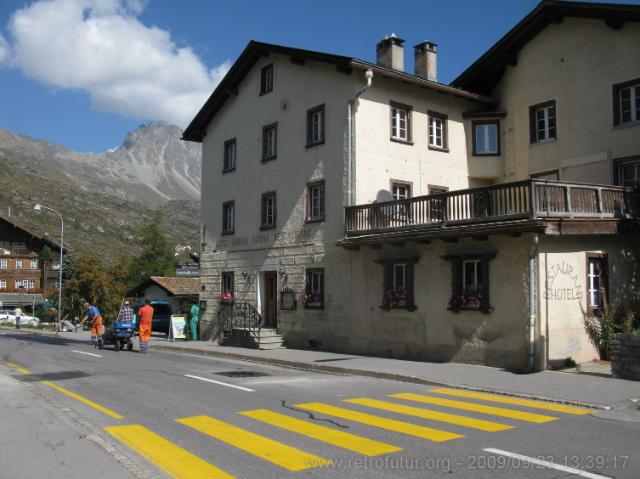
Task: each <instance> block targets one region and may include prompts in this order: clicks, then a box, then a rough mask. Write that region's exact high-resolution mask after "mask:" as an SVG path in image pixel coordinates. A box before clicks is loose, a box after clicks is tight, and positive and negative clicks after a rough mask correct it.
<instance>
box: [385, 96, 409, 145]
mask: <svg viewBox="0 0 640 479" xmlns="http://www.w3.org/2000/svg"><path fill="white" fill-rule="evenodd" d="M390 108H391V139H392V140H395V141H401V142H405V143H410V142H411V106H409V105H402V104H400V103H394V102H392V103H391V104H390Z"/></svg>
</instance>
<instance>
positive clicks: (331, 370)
mask: <svg viewBox="0 0 640 479" xmlns="http://www.w3.org/2000/svg"><path fill="white" fill-rule="evenodd" d="M3 329H9V330H11V331H15V328H4V327H0V330H3ZM29 333H31V334H36V335H40V336H54V337H55V334H54V333H52V332H43V331H38V330H29ZM65 339H68V340H71V341H82V340H80V339H75V338H65ZM152 349H155V350H158V351H159V350H164V351H168V352H180V353H186V354H194V355H198V356H212V357H218V358H225V359H234V360H238V361H246V362H250V363H257V364H270V365H273V366H281V367H286V368H292V369H299V370H302V371H312V372H322V373H327V374H339V375H342V376H360V377H366V378H373V379H386V380H390V381H400V382H406V383H412V384H423V385H430V386H440V387H447V388H453V389H464V390H467V391H476V392H484V393H490V394H500V395H503V396H510V397H514V398H521V399H534V400H537V401H547V402H552V403H557V404H566V405H567V406H577V407H584V408H589V409H596V410H600V411H610V410H611V406H607V405H606V404H595V403H589V402H583V401H574V400H571V399H560V398H555V397H549V396H543V395H538V394H526V393H519V392H513V391H504V390H501V389H494V388H486V387H477V386H467V385H461V384H454V383H449V382H445V381H438V380H434V379H428V378H423V377H420V376H409V375H405V374H396V373H387V372H383V371H367V370H364V369H351V368H341V367H339V366H328V365H324V364H316V363H307V362H303V361H290V360H286V359H276V358H265V357H256V356H251V355H245V354H239V353H235V352H234V353H231V352H224V351H211V350H207V349H194V348H183V347H181V346H177V345H173V344H158V343H157V342H156V343H154V344H153V346H152Z"/></svg>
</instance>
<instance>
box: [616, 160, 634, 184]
mask: <svg viewBox="0 0 640 479" xmlns="http://www.w3.org/2000/svg"><path fill="white" fill-rule="evenodd" d="M617 173H618V175H617V176H618V184H619V185H620V186H630V187H640V159H634V160H627V161H620V162H618V171H617Z"/></svg>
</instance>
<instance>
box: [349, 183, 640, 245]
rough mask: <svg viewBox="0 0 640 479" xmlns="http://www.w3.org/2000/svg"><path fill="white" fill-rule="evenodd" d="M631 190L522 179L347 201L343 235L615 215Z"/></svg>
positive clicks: (625, 210) (623, 211)
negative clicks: (362, 201)
mask: <svg viewBox="0 0 640 479" xmlns="http://www.w3.org/2000/svg"><path fill="white" fill-rule="evenodd" d="M630 194H631V190H630V189H629V188H626V189H625V188H622V187H616V186H605V185H589V184H579V183H563V182H559V181H551V180H526V181H519V182H515V183H504V184H500V185H495V186H489V187H484V188H471V189H467V190H457V191H449V192H447V193H438V194H435V195H427V196H417V197H414V198H409V199H406V200H396V201H388V202H384V203H372V204H368V205H358V206H348V207H346V208H345V233H346V235H347V236H359V235H363V234H372V233H381V232H388V231H396V230H408V229H423V228H425V227H429V226H434V227H442V226H449V225H451V226H453V225H464V224H476V223H482V222H500V221H509V220H517V219H531V220H535V219H538V218H560V217H573V218H615V217H622V216H624V215H625V214H627V213H629V198H628V197H629V196H630Z"/></svg>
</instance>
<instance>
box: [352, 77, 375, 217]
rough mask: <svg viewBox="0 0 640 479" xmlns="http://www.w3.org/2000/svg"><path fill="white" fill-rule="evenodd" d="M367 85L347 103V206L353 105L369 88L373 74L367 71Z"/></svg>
mask: <svg viewBox="0 0 640 479" xmlns="http://www.w3.org/2000/svg"><path fill="white" fill-rule="evenodd" d="M364 77H365V78H366V79H367V84H366V85H365V86H363V87H362V88H361V89H360V90H359V91H358V92H357V93H356V94H355V95H353V96H352V97H351V98H349V102H348V103H347V206H351V205H352V204H353V105H354V103H355V101H356V100H357V99H358V97H359V96H360V95H362V94H363V93H364V92H365V90H366V89H367V88H369V87H370V86H371V80H372V79H373V72H372V71H371V70H370V69H369V70H367V71H366V72H365V73H364Z"/></svg>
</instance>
